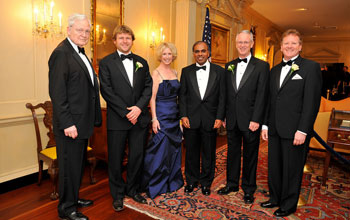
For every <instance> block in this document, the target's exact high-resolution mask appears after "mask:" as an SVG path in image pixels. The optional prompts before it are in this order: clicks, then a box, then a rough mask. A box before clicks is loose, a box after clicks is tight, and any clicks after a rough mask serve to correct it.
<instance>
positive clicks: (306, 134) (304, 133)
mask: <svg viewBox="0 0 350 220" xmlns="http://www.w3.org/2000/svg"><path fill="white" fill-rule="evenodd" d="M297 132H299V133H301V134H303V135H305V136H307V133H305V132H302V131H299V130H297Z"/></svg>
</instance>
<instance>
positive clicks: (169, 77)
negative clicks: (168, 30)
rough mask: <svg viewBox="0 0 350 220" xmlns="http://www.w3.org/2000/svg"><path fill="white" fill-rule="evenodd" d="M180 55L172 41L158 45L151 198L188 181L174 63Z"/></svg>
mask: <svg viewBox="0 0 350 220" xmlns="http://www.w3.org/2000/svg"><path fill="white" fill-rule="evenodd" d="M176 56H177V52H176V47H175V45H174V44H172V43H162V44H160V45H159V47H158V48H157V58H158V60H159V61H160V64H159V66H158V67H157V68H156V69H155V70H154V71H153V73H152V79H153V87H152V98H151V100H150V107H151V113H152V130H153V133H152V138H151V140H150V142H149V143H148V146H147V149H146V151H145V157H144V176H143V181H142V182H143V183H142V185H143V186H144V189H145V190H146V192H147V195H148V196H149V197H150V198H152V199H153V198H155V197H156V196H157V195H159V194H162V193H166V192H173V191H176V190H178V189H179V188H181V187H182V186H183V184H184V181H183V177H182V172H181V141H182V132H181V130H180V123H179V114H178V104H177V95H178V91H179V89H180V83H179V81H178V79H177V74H176V71H175V70H173V69H172V68H171V63H172V62H173V61H174V60H175V58H176Z"/></svg>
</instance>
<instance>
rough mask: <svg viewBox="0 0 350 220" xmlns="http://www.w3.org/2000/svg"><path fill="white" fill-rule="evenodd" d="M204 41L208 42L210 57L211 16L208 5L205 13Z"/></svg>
mask: <svg viewBox="0 0 350 220" xmlns="http://www.w3.org/2000/svg"><path fill="white" fill-rule="evenodd" d="M202 41H204V42H206V43H207V44H208V47H209V48H208V49H209V57H211V24H210V18H209V7H207V13H206V15H205V23H204V28H203V36H202Z"/></svg>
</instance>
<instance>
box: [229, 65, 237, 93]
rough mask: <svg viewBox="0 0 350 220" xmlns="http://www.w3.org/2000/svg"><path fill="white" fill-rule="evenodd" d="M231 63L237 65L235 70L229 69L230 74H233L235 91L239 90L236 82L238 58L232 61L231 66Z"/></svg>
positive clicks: (232, 80) (232, 79)
mask: <svg viewBox="0 0 350 220" xmlns="http://www.w3.org/2000/svg"><path fill="white" fill-rule="evenodd" d="M231 64H233V65H234V66H235V68H234V69H233V71H229V70H228V71H229V73H230V76H231V82H232V86H233V89H234V90H235V92H237V83H236V71H237V59H236V60H234V61H233V62H232V63H230V64H229V65H228V66H230V65H231ZM228 66H227V67H228Z"/></svg>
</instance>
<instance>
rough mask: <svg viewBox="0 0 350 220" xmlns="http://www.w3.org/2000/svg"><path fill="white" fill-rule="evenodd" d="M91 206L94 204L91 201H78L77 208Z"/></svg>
mask: <svg viewBox="0 0 350 220" xmlns="http://www.w3.org/2000/svg"><path fill="white" fill-rule="evenodd" d="M92 204H94V202H93V201H92V200H88V199H78V207H88V206H90V205H92Z"/></svg>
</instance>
